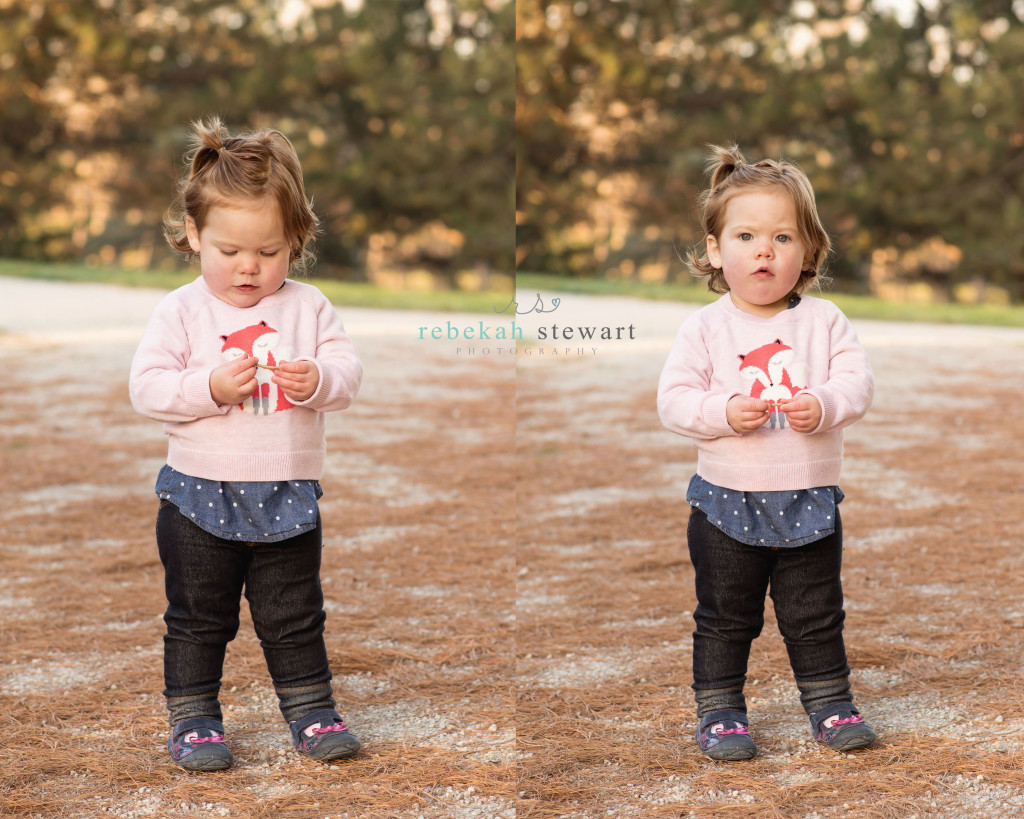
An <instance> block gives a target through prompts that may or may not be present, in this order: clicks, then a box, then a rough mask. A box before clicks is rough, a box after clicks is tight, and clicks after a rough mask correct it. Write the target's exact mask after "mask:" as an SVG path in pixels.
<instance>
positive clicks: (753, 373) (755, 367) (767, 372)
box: [739, 339, 807, 429]
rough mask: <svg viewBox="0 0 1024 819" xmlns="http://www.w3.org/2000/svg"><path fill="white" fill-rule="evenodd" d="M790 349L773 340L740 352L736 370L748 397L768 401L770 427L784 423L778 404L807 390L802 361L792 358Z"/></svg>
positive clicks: (777, 426)
mask: <svg viewBox="0 0 1024 819" xmlns="http://www.w3.org/2000/svg"><path fill="white" fill-rule="evenodd" d="M794 356H795V353H794V352H793V348H792V347H789V346H787V345H786V344H783V343H782V340H781V339H775V341H773V342H772V343H771V344H765V345H764V346H763V347H758V348H757V349H754V350H751V351H750V352H749V353H744V354H741V355H740V357H739V358H740V373H741V374H742V375H743V376H744V378H745V379H747V381H748V383H749V384H750V397H751V398H760V399H761V400H762V401H767V402H768V403H769V404H770V412H771V416H770V417H769V419H768V425H769V427H770V428H771V429H776V428H778V429H782V428H783V427H785V426H786V414H785V413H784V412H780V411H779V408H778V404H779V402H780V401H784V400H786V399H787V398H792V397H793V396H794V395H796V394H797V393H798V392H799V391H800V390H804V389H807V371H806V367H805V366H804V364H803V363H802V362H800V361H796V360H794Z"/></svg>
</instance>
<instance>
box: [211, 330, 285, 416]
mask: <svg viewBox="0 0 1024 819" xmlns="http://www.w3.org/2000/svg"><path fill="white" fill-rule="evenodd" d="M221 339H222V340H223V342H224V346H223V347H221V354H222V355H223V356H224V359H225V360H226V361H235V360H236V359H239V358H248V357H249V356H253V355H254V356H256V358H257V360H258V361H259V364H260V366H259V367H257V368H256V382H257V387H256V391H255V392H254V393H253V394H252V397H251V398H246V399H245V401H243V402H242V403H241V404H239V405H238V408H239V409H240V410H242V411H243V412H244V411H246V410H249V409H251V410H252V413H253V414H254V415H259V414H260V411H262V412H263V414H264V415H269V414H270V413H271V412H281V411H282V410H287V409H291V408H292V407H294V406H295V405H294V404H293V403H292V402H291V401H289V400H288V398H287V397H286V396H285V394H284V393H283V392H281V390H279V389H278V388H277V384H275V383H273V382H272V381H271V380H270V379H271V378H273V371H274V369H276V368H277V364H278V362H279V361H287V359H288V356H290V355H291V350H290V349H289V348H288V347H287V346H285V345H283V344H281V334H280V333H279V332H278V331H277V330H275V329H274V328H273V327H270V326H268V325H267V323H266V322H265V321H261V322H260V323H259V324H253V325H251V326H249V327H243V328H242V329H241V330H236V331H235V332H233V333H232V334H231V335H228V336H221ZM275 353H276V355H275ZM271 407H273V409H271Z"/></svg>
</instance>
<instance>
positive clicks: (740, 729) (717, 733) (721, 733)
mask: <svg viewBox="0 0 1024 819" xmlns="http://www.w3.org/2000/svg"><path fill="white" fill-rule="evenodd" d="M711 733H713V734H714V735H715V736H717V737H720V736H725V735H726V734H749V733H750V731H748V730H747V726H746V725H740V726H738V727H736V728H722V729H720V730H718V731H715V730H714V729H712V731H711Z"/></svg>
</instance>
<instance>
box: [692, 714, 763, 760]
mask: <svg viewBox="0 0 1024 819" xmlns="http://www.w3.org/2000/svg"><path fill="white" fill-rule="evenodd" d="M694 738H695V739H696V740H697V745H698V746H699V747H700V749H701V750H702V751H703V752H704V753H705V754H707V755H708V756H709V757H711V758H712V759H725V760H729V761H736V760H740V759H750V758H751V757H753V756H754V755H755V754H756V753H757V746H756V745H755V744H754V740H752V739H751V738H750V730H749V729H748V728H747V715H746V714H744V713H743V712H742V711H712V712H711V713H710V714H707V715H706V716H705V717H704V718H703V719H702V720H701V721H700V723H699V724H698V725H697V731H696V733H695V734H694Z"/></svg>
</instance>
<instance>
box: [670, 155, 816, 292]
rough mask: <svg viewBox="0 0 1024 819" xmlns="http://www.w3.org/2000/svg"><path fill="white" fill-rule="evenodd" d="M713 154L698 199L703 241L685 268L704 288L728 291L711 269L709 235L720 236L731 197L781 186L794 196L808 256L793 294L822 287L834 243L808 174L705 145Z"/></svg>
mask: <svg viewBox="0 0 1024 819" xmlns="http://www.w3.org/2000/svg"><path fill="white" fill-rule="evenodd" d="M708 147H709V148H710V149H711V155H710V158H709V161H708V165H707V173H708V176H710V177H711V184H710V187H709V188H708V189H707V190H706V191H704V192H703V193H702V194H701V196H700V199H699V200H698V201H699V204H700V209H701V214H700V218H701V227H702V228H703V229H704V238H703V240H702V241H701V243H700V244H699V245H698V246H697V247H696V248H694V249H693V250H691V251H690V252H689V254H688V256H687V260H686V261H687V266H688V267H689V268H690V272H691V273H692V274H693V275H694V276H696V277H697V278H702V279H703V278H706V279H707V283H708V289H709V290H711V291H712V292H714V293H727V292H728V291H729V285H728V283H727V282H726V281H725V275H724V274H723V273H722V269H721V268H720V267H714V266H713V265H712V264H711V260H710V259H709V258H708V253H707V237H708V236H714V237H715V238H716V239H718V238H720V236H721V231H722V228H723V226H724V225H725V209H726V206H727V205H728V204H729V202H730V201H731V200H732V198H733V197H734V196H736V195H737V194H740V193H744V192H746V191H749V190H764V189H766V188H781V189H782V190H784V191H785V192H786V193H788V194H789V195H790V196H791V197H792V198H793V204H794V206H795V207H796V217H797V229H798V230H799V231H800V238H801V239H803V242H804V244H805V245H806V246H807V257H806V259H805V260H804V267H803V269H802V270H801V271H800V278H799V279H798V280H797V283H796V285H794V287H793V292H794V293H796V294H799V293H802V292H803V291H804V290H805V289H807V288H808V287H811V286H813V287H820V286H821V285H822V284H824V283H826V282H827V280H826V279H825V274H824V266H825V260H826V259H827V258H828V254H829V252H830V251H831V249H832V241H831V239H829V236H828V233H826V232H825V228H824V227H822V224H821V219H820V218H819V217H818V208H817V205H816V204H815V201H814V188H812V187H811V182H810V180H809V179H808V178H807V175H806V174H805V173H804V172H803V171H802V170H801V169H800V168H799V167H798V166H797V165H795V164H794V163H792V162H789V161H788V160H785V159H783V160H778V161H776V160H774V159H762V160H761V161H760V162H756V163H754V164H753V165H750V164H748V163H747V161H746V160H745V159H744V158H743V154H741V153H740V149H739V146H737V145H731V146H729V147H728V148H724V147H722V146H719V145H709V146H708Z"/></svg>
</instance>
